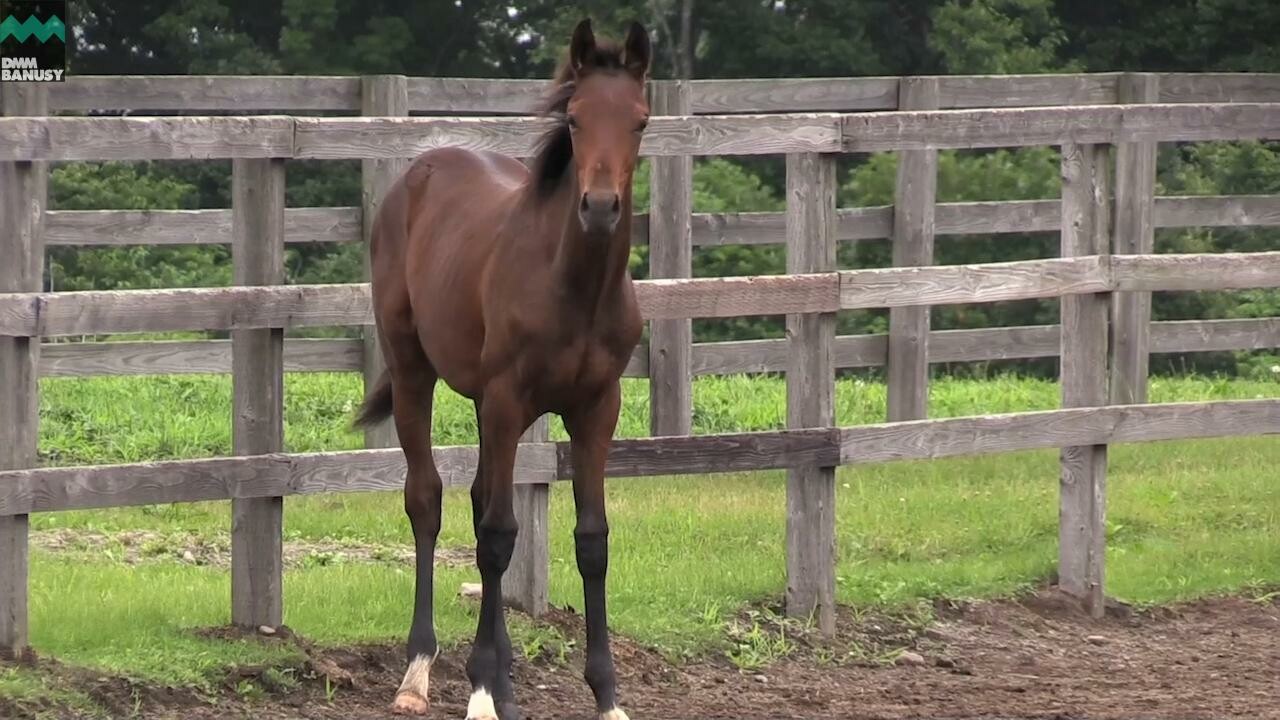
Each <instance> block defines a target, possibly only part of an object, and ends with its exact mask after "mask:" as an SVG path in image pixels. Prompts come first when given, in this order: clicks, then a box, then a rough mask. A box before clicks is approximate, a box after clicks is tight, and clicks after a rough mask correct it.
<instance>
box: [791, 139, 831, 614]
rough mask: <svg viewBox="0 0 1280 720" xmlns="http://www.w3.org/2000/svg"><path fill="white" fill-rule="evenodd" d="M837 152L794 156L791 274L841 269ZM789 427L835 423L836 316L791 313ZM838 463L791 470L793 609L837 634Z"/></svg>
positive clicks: (792, 162) (792, 157) (792, 167)
mask: <svg viewBox="0 0 1280 720" xmlns="http://www.w3.org/2000/svg"><path fill="white" fill-rule="evenodd" d="M837 189H838V186H837V184H836V156H835V155H818V154H804V155H794V154H793V155H788V156H787V188H786V190H787V272H788V273H815V272H830V271H833V270H835V269H836V267H837V266H836V192H837ZM786 326H787V339H788V344H789V347H788V348H787V427H788V428H791V429H801V428H814V427H819V428H820V427H830V426H832V425H834V424H835V366H834V364H833V357H832V343H833V341H834V340H835V335H836V314H835V313H834V312H825V313H820V314H789V315H787V319H786ZM835 500H836V476H835V466H834V464H832V465H805V466H799V467H792V468H789V469H788V470H787V530H786V533H787V589H786V612H787V614H788V615H789V616H791V617H816V618H817V622H818V628H819V630H820V631H821V632H822V633H824V634H826V635H833V634H834V633H835V625H836V619H835V589H836V578H835V565H836V557H835V552H836V519H835Z"/></svg>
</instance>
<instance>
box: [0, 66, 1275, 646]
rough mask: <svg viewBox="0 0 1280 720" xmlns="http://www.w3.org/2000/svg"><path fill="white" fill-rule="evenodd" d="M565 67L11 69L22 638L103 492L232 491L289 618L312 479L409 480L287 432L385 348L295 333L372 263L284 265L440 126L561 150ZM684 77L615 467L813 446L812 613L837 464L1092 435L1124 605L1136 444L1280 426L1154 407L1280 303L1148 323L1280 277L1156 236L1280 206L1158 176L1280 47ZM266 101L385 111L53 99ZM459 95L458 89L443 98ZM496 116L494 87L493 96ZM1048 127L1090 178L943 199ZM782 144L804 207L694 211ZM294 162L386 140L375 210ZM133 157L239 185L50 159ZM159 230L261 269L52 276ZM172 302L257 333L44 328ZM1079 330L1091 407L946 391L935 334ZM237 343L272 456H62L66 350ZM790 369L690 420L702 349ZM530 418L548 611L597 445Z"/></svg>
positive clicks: (650, 139) (257, 594)
mask: <svg viewBox="0 0 1280 720" xmlns="http://www.w3.org/2000/svg"><path fill="white" fill-rule="evenodd" d="M544 87H545V86H544V85H543V84H542V83H537V82H527V81H492V80H491V81H477V80H461V79H420V78H403V77H388V76H379V77H370V78H192V77H173V78H71V79H70V80H69V81H68V82H67V83H66V84H64V85H57V86H52V87H50V88H48V89H46V88H44V87H38V86H19V85H10V86H6V87H5V88H4V89H3V91H2V92H3V95H2V99H3V108H4V112H5V115H6V116H8V117H5V118H3V119H0V178H3V182H2V183H0V211H2V213H0V251H2V252H3V255H4V257H5V258H6V262H5V263H3V264H0V377H2V378H3V384H2V385H0V421H2V422H0V644H2V645H3V647H5V648H10V649H14V648H19V647H21V646H22V645H24V644H25V642H26V625H27V622H26V587H27V582H26V568H27V520H26V517H27V515H28V514H29V513H32V512H43V511H54V510H65V509H72V508H94V507H116V506H125V505H136V504H148V503H168V502H190V501H198V500H227V499H230V500H232V501H233V522H232V555H233V562H232V564H233V570H232V579H233V582H232V617H233V620H234V621H235V622H237V623H240V624H245V625H259V624H272V625H274V624H278V623H279V622H280V620H281V612H282V592H281V585H282V581H281V576H282V563H281V559H280V553H281V540H280V522H281V514H282V498H283V497H284V496H286V495H293V494H309V493H318V492H340V491H363V490H388V489H397V488H399V487H400V486H401V483H402V478H403V472H404V466H403V459H402V456H401V453H400V451H399V450H398V449H397V448H395V447H389V446H391V445H392V443H393V439H394V438H393V435H392V434H390V433H388V432H386V431H385V430H381V431H375V432H374V433H371V434H370V436H369V437H368V438H367V442H368V444H369V446H370V447H371V448H374V449H368V450H361V451H351V452H336V453H309V454H285V453H282V452H281V450H282V447H283V444H282V429H281V390H280V388H281V383H282V377H283V373H284V372H285V371H286V370H361V371H364V372H365V373H366V377H369V375H370V374H372V373H375V372H376V371H377V369H378V368H379V367H380V365H379V362H380V361H379V359H378V358H377V353H376V344H374V343H373V338H372V336H371V335H369V334H366V337H365V339H364V340H350V341H349V340H310V339H306V340H304V339H298V340H294V339H290V340H287V341H286V340H285V339H284V337H283V334H284V330H285V329H288V328H297V327H314V326H342V325H346V326H361V327H364V328H366V331H368V329H370V327H371V324H372V318H371V314H370V308H369V293H368V287H367V285H365V284H352V285H318V286H305V285H293V286H282V285H280V283H281V282H282V280H283V277H282V267H281V257H282V253H283V248H284V247H285V244H286V243H289V242H347V241H351V242H355V241H359V240H361V239H362V238H364V237H366V236H367V225H368V220H369V218H370V217H372V212H373V210H374V209H375V208H376V204H377V202H378V200H379V198H380V195H381V192H382V189H383V188H385V187H386V183H387V182H388V180H389V179H390V178H392V177H394V173H395V172H397V171H398V169H399V168H400V167H401V166H402V163H403V162H404V160H405V159H406V158H407V157H411V156H412V155H414V154H416V153H418V152H420V151H422V150H425V149H428V148H430V147H436V146H440V145H445V144H459V145H465V146H469V147H484V148H489V149H496V150H501V151H504V152H510V153H514V154H523V153H527V152H528V151H529V149H530V147H531V143H532V141H533V140H534V139H535V138H536V137H537V136H538V135H539V133H540V131H541V129H542V128H544V127H545V121H544V120H541V119H535V118H529V117H495V115H498V114H504V113H510V114H516V113H520V112H523V111H524V110H525V109H526V108H528V107H529V106H530V104H531V102H532V100H533V98H534V97H535V95H536V94H537V93H539V92H541V91H542V89H543V88H544ZM46 92H47V96H46ZM653 97H654V107H655V117H654V118H653V120H652V122H651V123H650V126H649V130H648V132H647V133H646V137H645V140H644V142H643V144H642V152H643V154H645V155H648V156H650V157H652V158H653V160H654V168H653V170H654V172H653V183H654V186H653V193H652V207H651V211H650V213H649V215H648V216H638V217H636V218H635V219H634V222H635V226H636V230H637V233H636V234H637V238H638V239H639V241H640V242H647V243H649V245H650V246H651V258H652V262H651V265H652V268H651V269H652V274H653V276H654V277H653V279H651V280H646V281H644V282H641V283H640V284H639V294H640V298H641V304H642V307H643V311H644V314H645V317H646V318H647V319H648V320H649V321H650V322H651V331H652V340H651V342H650V344H649V345H648V347H646V348H642V349H641V351H640V352H638V353H637V355H636V356H635V357H634V358H633V362H632V363H631V365H630V366H629V368H628V374H629V375H632V376H648V377H650V378H651V383H650V385H651V407H652V408H653V417H652V429H653V431H654V435H655V437H653V438H646V439H637V440H619V441H616V442H615V444H614V447H613V450H612V453H611V455H610V459H609V464H608V472H609V474H610V475H611V476H644V475H659V474H661V475H666V474H680V473H708V472H725V471H741V470H760V469H771V468H785V469H787V470H788V482H787V540H786V542H787V577H788V582H787V606H788V609H789V612H791V613H793V614H804V615H807V614H810V613H813V614H816V616H817V618H818V620H819V624H820V626H821V627H822V628H823V629H824V630H828V631H830V630H831V629H832V627H833V624H834V612H833V610H834V587H835V578H834V562H835V559H834V553H835V518H834V515H833V507H834V505H833V502H832V500H833V497H834V492H835V482H834V468H835V467H837V466H840V465H848V464H857V463H870V462H885V461H892V460H904V459H919V458H938V457H949V456H956V455H967V454H975V453H992V452H1009V451H1014V450H1025V449H1033V448H1053V447H1057V448H1062V449H1063V450H1062V468H1063V469H1062V476H1061V527H1060V543H1059V546H1060V557H1059V576H1060V585H1061V587H1062V588H1063V590H1065V591H1067V592H1069V593H1071V594H1073V595H1076V596H1078V597H1080V598H1082V599H1083V600H1084V601H1085V602H1086V603H1087V604H1088V606H1089V607H1090V608H1091V609H1092V611H1094V612H1095V613H1096V612H1101V608H1102V602H1101V599H1102V593H1103V563H1102V558H1103V549H1104V548H1103V528H1104V506H1105V474H1106V447H1107V446H1108V445H1110V444H1114V443H1122V442H1139V441H1152V440H1167V439H1177V438H1190V437H1215V436H1224V435H1246V434H1264V433H1276V432H1280V400H1274V399H1263V400H1254V401H1238V402H1215V403H1179V404H1161V405H1149V404H1145V387H1146V358H1147V355H1148V354H1149V352H1189V351H1202V350H1228V349H1253V348H1265V347H1275V346H1278V345H1280V319H1276V318H1268V319H1258V320H1219V321H1183V322H1165V323H1150V322H1148V320H1149V314H1150V310H1149V308H1150V304H1149V303H1150V301H1149V297H1150V295H1149V294H1150V293H1151V292H1152V291H1160V290H1221V289H1233V288H1254V287H1277V286H1280V252H1263V253H1249V254H1217V255H1155V254H1152V251H1153V247H1152V237H1153V233H1154V229H1155V228H1156V227H1178V226H1184V225H1200V226H1204V225H1218V226H1228V225H1229V226H1236V225H1241V226H1243V225H1280V197H1275V196H1258V197H1197V198H1157V197H1154V173H1155V166H1154V157H1155V147H1156V143H1157V142H1162V141H1185V140H1214V139H1253V138H1266V139H1273V138H1280V76H1276V75H1271V76H1266V75H1262V76H1259V75H1144V74H1138V75H1128V74H1104V75H1075V76H1067V75H1062V76H1026V77H1016V76H1011V77H976V78H973V77H939V78H901V79H900V78H859V79H839V78H837V79H803V80H785V81H776V80H769V81H761V80H740V81H718V80H717V81H694V82H691V83H677V82H657V83H655V85H654V88H653ZM1034 106H1041V107H1034ZM1068 106H1069V107H1068ZM899 107H901V108H903V109H902V110H899V109H898V108H899ZM244 108H262V109H266V110H272V111H277V110H295V111H296V110H301V111H317V112H321V111H323V112H346V111H354V110H361V111H363V112H364V113H365V114H366V115H369V117H361V118H352V117H293V116H276V115H267V116H236V117H206V116H201V117H175V116H167V117H138V116H134V115H130V116H126V117H74V116H62V117H46V116H45V115H47V114H48V113H50V112H60V111H80V110H101V109H107V110H110V109H129V110H132V111H152V112H168V111H183V112H193V111H195V112H199V111H215V110H217V111H223V110H228V109H231V110H235V111H237V112H243V111H244V110H243V109H244ZM428 110H430V111H433V112H440V113H450V114H453V115H455V116H450V117H421V116H419V117H411V116H410V115H411V114H412V113H422V112H424V111H428ZM886 110H888V112H886ZM779 111H786V112H785V114H776V113H779ZM797 111H799V112H797ZM466 113H471V114H477V115H485V117H461V116H460V115H462V114H466ZM710 113H714V114H710ZM1031 145H1057V146H1060V147H1061V148H1062V174H1063V187H1062V197H1061V199H1060V200H1052V201H1022V202H998V203H953V204H938V203H936V202H935V192H934V185H935V178H936V151H937V149H939V148H968V147H999V146H1031ZM1113 150H1114V152H1112V151H1113ZM867 151H896V152H901V153H903V157H902V161H901V162H900V163H899V170H898V172H899V176H898V187H897V202H896V204H895V206H893V207H880V208H860V209H839V208H837V204H836V186H835V173H834V168H835V161H836V158H837V157H838V156H839V154H840V153H846V152H867ZM758 154H785V155H786V156H787V166H786V167H787V210H786V211H785V212H784V213H776V214H775V213H742V214H732V215H703V214H695V213H692V212H691V211H690V200H689V197H690V188H691V163H690V160H689V158H690V157H691V156H694V155H758ZM1112 155H1114V160H1115V170H1114V183H1113V173H1112V171H1111V170H1110V164H1109V163H1110V160H1111V156H1112ZM290 158H319V159H360V160H362V161H364V164H363V173H364V188H365V192H364V200H363V205H362V207H361V208H298V209H286V208H285V203H284V188H285V177H284V176H285V170H284V168H285V160H287V159H290ZM106 159H122V160H142V159H231V160H232V161H233V192H232V195H233V207H232V208H231V209H230V210H204V211H152V212H139V211H80V212H46V211H45V207H44V206H45V202H46V196H47V192H46V188H45V182H46V179H45V172H46V161H69V160H106ZM1113 187H1114V190H1113ZM1042 231H1058V232H1060V233H1061V236H1062V257H1061V258H1052V259H1043V260H1030V261H1021V262H1008V263H987V264H978V265H964V266H941V267H933V266H931V265H932V260H933V250H932V249H933V245H934V241H935V237H936V236H938V235H953V234H955V235H963V234H973V233H982V234H987V233H1011V232H1042ZM869 238H891V239H892V242H893V243H894V260H895V264H896V265H899V266H900V267H894V268H888V269H875V270H845V271H840V270H838V269H837V266H836V263H835V249H836V246H837V244H838V243H839V242H841V241H844V240H860V239H869ZM139 243H150V244H177V243H229V244H230V245H231V246H232V249H233V260H234V264H235V273H234V281H235V285H236V286H235V287H229V288H204V289H177V290H139V291H105V292H74V293H43V292H40V290H41V286H40V278H41V264H42V258H43V249H44V247H46V246H52V245H81V246H92V245H124V244H139ZM727 243H743V244H762V243H785V244H786V248H787V272H788V273H789V274H787V275H780V276H758V277H734V278H700V279H690V275H691V267H690V265H691V260H690V258H691V249H692V247H694V246H705V245H718V244H727ZM8 258H16V259H17V261H16V262H10V261H9V260H8ZM1049 297H1061V303H1062V318H1063V320H1062V325H1061V326H1035V327H1021V328H993V329H984V330H963V331H943V332H936V331H930V329H929V326H928V306H930V305H940V304H953V303H974V302H994V301H1004V300H1017V299H1030V298H1049ZM886 307H887V308H890V309H891V324H890V331H889V333H888V335H887V336H883V335H881V336H877V335H870V336H852V337H837V336H836V335H835V324H834V317H835V313H836V312H837V311H839V310H844V309H856V308H886ZM742 315H786V316H787V330H788V333H787V334H788V338H787V339H785V340H759V341H746V342H726V343H705V344H704V343H699V344H692V343H691V335H690V332H689V322H690V319H691V318H695V317H731V316H742ZM170 330H226V331H231V334H232V335H231V339H230V340H229V341H194V342H147V343H132V342H121V343H74V344H73V343H45V344H44V345H43V346H42V344H41V341H40V340H41V338H57V337H59V336H76V335H95V334H103V333H135V332H150V331H170ZM1054 355H1061V357H1062V387H1063V409H1061V410H1054V411H1047V412H1034V413H1016V414H1010V415H1000V416H980V417H963V418H953V419H945V420H927V419H925V406H924V398H925V397H926V391H927V367H928V363H930V362H943V361H968V360H985V359H996V358H1013V357H1044V356H1054ZM886 363H887V365H888V375H889V379H890V385H889V393H890V400H889V403H890V417H889V418H888V419H889V420H890V422H888V423H885V424H879V425H871V426H862V427H845V428H841V427H836V426H835V419H834V411H833V396H834V371H835V369H836V368H839V367H857V366H869V365H881V364H886ZM228 370H230V371H232V375H233V383H234V388H235V389H234V415H233V417H234V431H233V449H234V453H235V455H237V456H240V457H229V458H214V459H203V460H179V461H171V462H160V463H142V464H132V465H119V466H104V467H74V468H36V467H35V465H36V464H37V463H36V452H35V451H36V428H37V425H38V412H37V407H38V405H37V396H38V389H37V384H36V380H37V378H38V377H39V376H40V375H47V376H55V375H63V376H66V375H91V374H141V373H168V372H227V371H228ZM757 371H772V372H779V371H785V372H786V373H787V386H788V408H787V428H786V429H784V430H777V431H771V432H754V433H736V434H726V435H712V436H691V435H689V433H690V427H691V422H690V419H691V408H692V400H691V392H690V381H691V378H692V377H693V376H695V375H701V374H714V373H733V372H757ZM1108 403H1111V404H1108ZM525 441H526V442H525V443H524V444H523V445H522V446H521V448H520V451H519V453H518V457H517V463H518V470H517V473H516V477H517V482H518V483H519V493H518V494H517V503H518V508H519V517H520V522H521V528H522V533H521V537H520V541H519V547H518V549H517V558H516V561H515V563H514V564H513V570H512V572H511V573H510V574H509V575H510V578H509V579H508V583H507V588H508V591H509V592H510V594H511V595H512V599H513V601H514V602H515V603H516V604H518V605H520V606H522V607H525V608H526V609H527V610H529V611H531V612H534V613H536V612H539V611H541V610H542V609H543V608H545V605H546V580H547V533H546V508H547V488H548V486H549V483H551V482H553V481H556V480H561V479H565V478H567V477H568V476H569V473H570V466H569V463H568V461H567V457H566V448H565V446H564V444H562V443H552V442H548V441H547V436H546V429H545V424H543V423H539V424H538V425H536V426H535V427H534V428H533V429H531V431H530V432H529V433H528V434H527V435H526V437H525ZM379 447H381V448H383V449H378V448H379ZM475 453H476V451H475V448H473V447H451V448H439V449H437V451H436V457H437V462H438V463H439V465H440V469H441V475H442V476H443V477H444V479H445V481H446V483H448V484H449V485H466V484H469V483H470V481H471V479H472V475H473V473H474V467H475V457H476V454H475Z"/></svg>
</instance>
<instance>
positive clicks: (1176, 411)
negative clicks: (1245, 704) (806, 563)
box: [0, 398, 1280, 516]
mask: <svg viewBox="0 0 1280 720" xmlns="http://www.w3.org/2000/svg"><path fill="white" fill-rule="evenodd" d="M1275 434H1280V400H1277V399H1274V398H1270V399H1259V400H1230V401H1219V402H1207V403H1161V404H1156V405H1117V406H1108V407H1090V408H1074V409H1066V410H1049V411H1041V412H1025V413H1010V414H1005V415H986V416H973V417H959V418H945V419H940V420H915V421H910V422H903V423H884V424H879V425H860V426H857V427H847V428H812V429H803V430H773V431H765V432H752V433H733V434H725V435H700V436H692V437H678V438H638V439H627V440H615V441H614V442H613V443H612V445H611V448H610V454H609V463H608V468H607V474H608V475H609V476H610V477H646V476H667V475H681V474H689V475H692V474H707V473H722V472H747V471H755V470H771V469H780V468H787V467H799V466H809V465H835V464H840V465H857V464H868V463H882V462H895V461H903V460H928V459H936V458H943V457H955V456H962V455H978V454H992V453H1005V452H1015V451H1022V450H1034V449H1042V448H1055V447H1063V446H1078V445H1114V444H1119V443H1134V442H1153V441H1163V440H1182V439H1191V438H1213V437H1248V436H1260V435H1275ZM476 452H477V449H476V448H475V447H474V446H466V447H441V448H435V449H434V454H435V461H436V465H437V466H438V467H439V468H440V474H441V477H442V479H443V480H444V483H445V485H446V486H448V487H467V486H469V485H470V484H471V481H472V479H473V478H474V476H475V461H476ZM557 476H558V477H559V478H561V479H568V478H570V477H572V469H571V467H570V463H569V447H568V443H565V442H560V443H542V444H524V445H521V446H520V449H519V451H518V453H517V456H516V472H515V480H516V482H517V483H535V484H536V483H548V482H552V481H553V480H554V479H555V478H556V477H557ZM403 485H404V455H403V453H401V452H400V451H398V450H395V449H380V450H355V451H347V452H330V453H299V454H275V455H259V456H254V457H224V458H212V459H203V460H173V461H165V462H156V463H136V464H130V465H108V466H82V467H55V468H37V469H26V470H8V471H0V516H9V515H15V514H26V513H32V512H51V511H58V510H70V509H91V508H102V507H128V506H134V505H147V504H165V503H173V502H198V501H204V500H227V499H229V498H235V497H272V496H281V495H314V494H320V493H333V492H369V491H378V490H383V491H398V490H400V489H402V488H403Z"/></svg>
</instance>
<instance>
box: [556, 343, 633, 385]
mask: <svg viewBox="0 0 1280 720" xmlns="http://www.w3.org/2000/svg"><path fill="white" fill-rule="evenodd" d="M624 367H626V356H625V355H621V356H620V353H619V351H618V350H617V349H615V348H613V347H611V346H610V345H609V344H607V343H604V342H601V341H599V340H597V339H594V338H577V339H574V340H572V341H569V342H567V343H563V344H561V345H559V346H558V347H557V348H556V349H555V351H554V352H552V353H551V354H550V356H549V357H548V358H547V363H546V365H545V366H544V368H543V369H542V372H540V373H539V376H540V378H541V382H540V383H539V385H541V386H542V387H543V390H544V392H546V393H547V394H549V395H551V396H552V397H551V398H550V399H553V400H554V399H555V398H556V397H561V398H564V399H567V396H571V395H572V396H577V395H583V394H594V393H595V392H597V391H598V390H599V389H600V388H602V387H604V386H606V385H607V384H609V383H611V382H613V381H614V380H615V379H616V378H617V377H618V376H619V375H620V374H621V372H622V369H623V368H624Z"/></svg>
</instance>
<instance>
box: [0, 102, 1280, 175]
mask: <svg viewBox="0 0 1280 720" xmlns="http://www.w3.org/2000/svg"><path fill="white" fill-rule="evenodd" d="M554 123H555V121H554V120H550V119H547V118H496V117H477V118H464V117H450V118H423V117H410V118H391V117H367V118H301V117H300V118H293V117H282V116H261V117H92V118H81V117H7V118H2V119H0V161H23V160H61V161H68V160H193V159H194V160H210V159H219V158H221V159H228V158H235V159H252V158H300V159H318V160H363V159H396V158H404V157H410V156H413V155H416V154H418V153H421V152H425V151H427V150H431V149H433V148H439V147H446V146H452V147H464V148H469V149H473V150H491V151H495V152H501V153H507V154H510V155H515V156H521V157H526V156H528V155H529V154H531V152H532V149H533V148H534V146H535V144H536V143H537V141H538V139H539V138H540V137H541V136H542V135H543V134H544V133H545V132H546V131H547V130H548V129H549V128H550V127H552V126H553V125H554ZM1273 138H1280V103H1238V104H1230V105H1227V104H1188V105H1175V104H1166V105H1097V106H1088V107H1046V108H1011V109H996V110H986V109H983V110H936V111H913V112H873V113H862V114H849V113H844V114H841V113H825V114H787V115H714V116H713V115H694V116H683V117H679V116H656V117H653V118H652V119H651V121H650V123H649V126H648V129H647V130H646V131H645V135H644V139H643V141H642V142H641V145H640V152H641V154H642V155H646V156H670V155H771V154H783V153H840V152H846V153H847V152H872V151H886V150H913V149H938V148H984V147H1023V146H1034V145H1054V144H1059V143H1062V142H1078V143H1123V142H1136V141H1172V140H1180V141H1191V140H1240V139H1273Z"/></svg>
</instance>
